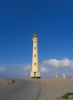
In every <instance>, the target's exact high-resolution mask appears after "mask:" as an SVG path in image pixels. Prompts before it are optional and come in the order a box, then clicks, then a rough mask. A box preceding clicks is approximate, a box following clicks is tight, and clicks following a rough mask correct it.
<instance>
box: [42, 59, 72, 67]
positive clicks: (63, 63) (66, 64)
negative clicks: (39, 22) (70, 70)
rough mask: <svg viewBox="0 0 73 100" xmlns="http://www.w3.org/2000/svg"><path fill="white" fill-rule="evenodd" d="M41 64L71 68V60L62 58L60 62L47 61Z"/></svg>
mask: <svg viewBox="0 0 73 100" xmlns="http://www.w3.org/2000/svg"><path fill="white" fill-rule="evenodd" d="M43 64H47V65H50V66H53V67H73V60H70V59H68V58H64V59H62V60H58V59H49V60H45V61H44V62H43Z"/></svg>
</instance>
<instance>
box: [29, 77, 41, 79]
mask: <svg viewBox="0 0 73 100" xmlns="http://www.w3.org/2000/svg"><path fill="white" fill-rule="evenodd" d="M40 78H41V77H31V79H40Z"/></svg>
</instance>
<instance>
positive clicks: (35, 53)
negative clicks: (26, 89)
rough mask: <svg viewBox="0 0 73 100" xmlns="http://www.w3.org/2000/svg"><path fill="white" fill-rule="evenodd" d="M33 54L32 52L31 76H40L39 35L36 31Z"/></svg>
mask: <svg viewBox="0 0 73 100" xmlns="http://www.w3.org/2000/svg"><path fill="white" fill-rule="evenodd" d="M32 40H33V54H32V70H31V76H30V77H31V78H40V71H39V65H38V35H37V33H35V34H34V35H33V38H32Z"/></svg>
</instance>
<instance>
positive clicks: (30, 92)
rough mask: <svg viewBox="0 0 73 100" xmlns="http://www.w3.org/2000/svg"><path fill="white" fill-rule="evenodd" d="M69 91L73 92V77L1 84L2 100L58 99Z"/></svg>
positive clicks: (0, 96)
mask: <svg viewBox="0 0 73 100" xmlns="http://www.w3.org/2000/svg"><path fill="white" fill-rule="evenodd" d="M67 92H73V79H65V80H64V79H45V80H16V82H15V83H14V84H12V85H10V86H5V87H1V86H0V100H57V99H56V98H58V97H61V96H62V95H64V93H67Z"/></svg>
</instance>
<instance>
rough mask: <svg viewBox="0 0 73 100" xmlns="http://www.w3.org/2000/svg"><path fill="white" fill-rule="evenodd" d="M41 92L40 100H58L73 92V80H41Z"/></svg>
mask: <svg viewBox="0 0 73 100" xmlns="http://www.w3.org/2000/svg"><path fill="white" fill-rule="evenodd" d="M40 84H41V92H40V96H39V99H38V100H57V99H56V98H58V97H61V96H63V95H64V94H65V93H68V92H73V80H72V79H49V80H40Z"/></svg>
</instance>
